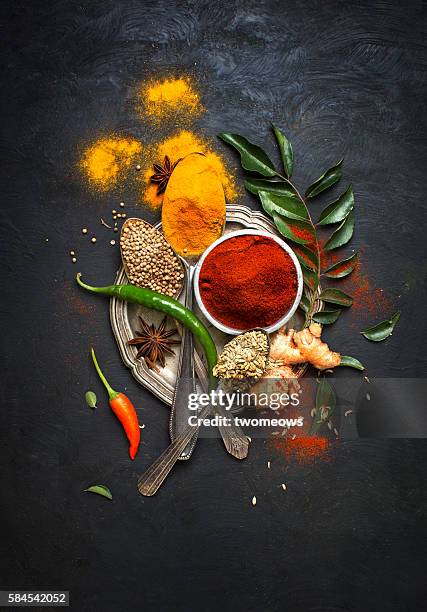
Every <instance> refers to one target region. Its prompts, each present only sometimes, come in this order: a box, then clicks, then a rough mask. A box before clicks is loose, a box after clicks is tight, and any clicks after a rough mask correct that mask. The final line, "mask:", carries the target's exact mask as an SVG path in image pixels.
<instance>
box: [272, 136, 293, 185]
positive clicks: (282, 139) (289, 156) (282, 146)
mask: <svg viewBox="0 0 427 612" xmlns="http://www.w3.org/2000/svg"><path fill="white" fill-rule="evenodd" d="M273 132H274V135H275V137H276V140H277V144H278V145H279V151H280V156H281V158H282V163H283V169H284V171H285V175H286V176H287V177H288V178H291V176H292V171H293V168H294V152H293V150H292V145H291V143H290V142H289V140H288V139H287V138H286V136H285V135H284V134H283V133H282V132H281V131H280V130H279V128H277V127H276V126H275V125H273Z"/></svg>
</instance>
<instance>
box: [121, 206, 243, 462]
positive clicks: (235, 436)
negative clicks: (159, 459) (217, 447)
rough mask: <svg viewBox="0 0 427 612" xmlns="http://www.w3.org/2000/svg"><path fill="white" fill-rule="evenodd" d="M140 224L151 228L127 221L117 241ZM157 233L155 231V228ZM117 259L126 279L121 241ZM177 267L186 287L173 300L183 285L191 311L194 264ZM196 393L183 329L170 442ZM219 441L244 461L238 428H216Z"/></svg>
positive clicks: (185, 456)
mask: <svg viewBox="0 0 427 612" xmlns="http://www.w3.org/2000/svg"><path fill="white" fill-rule="evenodd" d="M134 221H139V222H140V223H143V224H144V225H146V226H147V227H150V228H153V227H154V226H152V225H151V224H150V223H148V222H147V221H145V220H143V219H138V218H136V217H130V218H129V219H127V220H126V221H125V223H124V224H123V226H122V229H121V234H120V238H121V237H122V236H123V235H125V231H124V229H125V227H127V226H128V225H129V224H130V223H131V222H134ZM154 229H156V231H159V230H157V228H154ZM159 234H160V236H161V237H162V239H165V238H164V236H163V234H161V232H159ZM120 255H121V259H122V263H123V267H124V270H125V272H126V274H127V276H128V277H129V268H128V266H127V262H126V260H125V258H124V257H123V251H122V247H121V241H120ZM177 258H178V259H179V261H180V264H181V266H182V272H183V273H184V275H185V276H184V278H185V283H184V282H183V283H182V284H181V285H180V287H178V288H177V290H176V291H175V294H174V297H175V299H178V297H179V296H180V294H181V292H182V290H183V287H184V284H185V300H184V304H185V306H187V308H190V309H191V306H192V277H193V274H194V264H195V263H196V261H197V260H196V261H194V262H193V265H189V263H188V262H186V261H185V260H183V259H182V258H180V257H178V256H177ZM195 390H196V384H195V373H194V346H193V336H192V334H191V333H189V332H188V331H187V329H186V328H183V333H182V340H181V351H180V356H179V362H178V371H177V384H176V386H175V390H174V396H173V401H172V409H171V414H170V419H169V432H170V436H171V439H172V440H173V439H174V438H175V437H176V435H177V433H179V432H180V431H183V430H184V429H185V427H186V425H187V422H188V416H189V412H188V395H189V393H194V392H195ZM219 413H220V414H221V409H219ZM222 416H225V413H222ZM219 430H220V433H221V437H222V439H223V442H224V445H225V448H226V450H227V452H229V453H230V454H231V455H233V456H235V457H236V458H237V459H244V458H245V457H246V456H247V454H248V446H247V438H246V436H245V435H244V433H243V431H242V430H241V429H240V427H237V426H234V427H226V428H224V427H219ZM196 441H197V436H195V437H194V440H192V441H191V444H188V447H187V448H186V449H183V450H184V453H183V456H182V459H189V458H190V456H191V452H192V451H193V449H194V446H195V444H196Z"/></svg>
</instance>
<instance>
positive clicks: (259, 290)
mask: <svg viewBox="0 0 427 612" xmlns="http://www.w3.org/2000/svg"><path fill="white" fill-rule="evenodd" d="M199 290H200V296H201V298H202V301H203V304H204V305H205V308H206V309H207V310H208V312H209V313H210V314H211V315H212V316H213V317H214V318H215V319H216V320H217V321H219V322H220V323H222V324H223V325H226V326H228V327H231V328H233V329H236V330H248V329H252V328H254V327H269V326H270V325H273V324H274V323H277V321H278V320H279V319H281V318H282V317H283V316H284V315H285V314H286V313H287V312H288V311H289V309H290V308H291V307H292V305H293V303H294V300H295V297H296V294H297V290H298V276H297V270H296V267H295V264H294V262H293V260H292V258H291V257H290V256H289V255H288V253H287V252H286V251H285V250H284V249H282V248H281V246H280V245H279V244H278V243H277V242H276V241H275V240H273V239H271V238H268V237H266V236H258V235H252V234H247V235H242V236H234V237H232V238H229V239H228V240H225V241H224V242H221V243H220V244H219V245H218V246H217V247H216V248H215V249H213V250H212V251H211V252H210V253H209V254H208V255H207V257H206V259H205V260H204V262H203V265H202V268H201V270H200V275H199Z"/></svg>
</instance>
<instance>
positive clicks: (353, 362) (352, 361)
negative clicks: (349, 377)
mask: <svg viewBox="0 0 427 612" xmlns="http://www.w3.org/2000/svg"><path fill="white" fill-rule="evenodd" d="M339 365H340V366H343V367H348V368H354V369H355V370H364V369H365V367H364V365H363V364H362V363H360V361H359V360H358V359H356V357H349V355H341V361H340V363H339Z"/></svg>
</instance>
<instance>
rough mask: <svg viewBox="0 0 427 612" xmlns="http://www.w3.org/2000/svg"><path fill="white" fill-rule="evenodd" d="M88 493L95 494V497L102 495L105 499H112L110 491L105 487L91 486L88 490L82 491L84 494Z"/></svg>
mask: <svg viewBox="0 0 427 612" xmlns="http://www.w3.org/2000/svg"><path fill="white" fill-rule="evenodd" d="M86 491H87V492H88V493H96V494H97V495H102V497H106V498H107V499H113V494H112V493H111V491H110V489H109V488H108V487H106V486H105V485H92V486H91V487H89V488H88V489H84V492H86Z"/></svg>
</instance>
